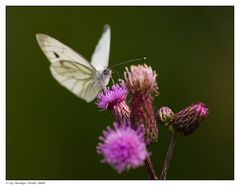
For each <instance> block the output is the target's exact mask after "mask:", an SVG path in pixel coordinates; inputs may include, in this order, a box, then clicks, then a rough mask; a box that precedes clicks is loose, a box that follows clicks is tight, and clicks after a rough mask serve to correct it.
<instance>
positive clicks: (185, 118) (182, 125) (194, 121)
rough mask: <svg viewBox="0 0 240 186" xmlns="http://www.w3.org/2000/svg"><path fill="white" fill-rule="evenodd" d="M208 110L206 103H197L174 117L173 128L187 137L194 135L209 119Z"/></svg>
mask: <svg viewBox="0 0 240 186" xmlns="http://www.w3.org/2000/svg"><path fill="white" fill-rule="evenodd" d="M207 115H208V109H207V107H206V106H205V104H204V103H201V102H199V103H196V104H192V105H191V106H188V107H187V108H185V109H183V110H181V111H180V112H178V113H176V114H175V115H174V117H173V121H172V126H173V128H174V129H175V130H176V131H177V132H179V133H181V134H182V135H184V136H186V135H189V134H191V133H193V132H194V131H195V130H196V129H197V128H198V127H199V126H200V124H201V122H202V121H203V120H204V119H205V118H206V117H207Z"/></svg>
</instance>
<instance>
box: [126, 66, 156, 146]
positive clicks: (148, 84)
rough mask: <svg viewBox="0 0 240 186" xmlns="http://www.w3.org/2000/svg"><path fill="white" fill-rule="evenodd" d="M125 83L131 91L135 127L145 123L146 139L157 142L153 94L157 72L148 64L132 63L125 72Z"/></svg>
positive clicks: (132, 115)
mask: <svg viewBox="0 0 240 186" xmlns="http://www.w3.org/2000/svg"><path fill="white" fill-rule="evenodd" d="M124 76H125V85H126V87H127V89H128V91H129V94H130V97H131V100H130V109H131V114H130V119H131V124H132V127H133V128H137V127H138V126H137V125H139V124H141V125H144V132H145V138H146V141H148V142H149V143H151V142H156V141H157V138H158V128H157V124H156V119H155V115H154V111H153V105H152V101H153V97H152V94H154V93H157V89H158V87H157V82H156V76H157V74H156V72H155V71H153V70H152V68H151V67H148V66H147V65H132V66H131V67H130V70H128V69H127V68H126V71H125V73H124Z"/></svg>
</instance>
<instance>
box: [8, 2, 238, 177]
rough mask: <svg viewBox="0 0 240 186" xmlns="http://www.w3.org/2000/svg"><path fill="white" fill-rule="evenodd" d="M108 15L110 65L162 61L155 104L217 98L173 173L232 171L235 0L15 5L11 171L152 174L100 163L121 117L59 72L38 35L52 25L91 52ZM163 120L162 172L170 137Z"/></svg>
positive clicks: (158, 158)
mask: <svg viewBox="0 0 240 186" xmlns="http://www.w3.org/2000/svg"><path fill="white" fill-rule="evenodd" d="M105 23H108V24H110V26H111V28H112V40H111V41H112V42H111V54H110V65H113V64H116V63H118V62H120V61H123V60H130V59H133V58H137V57H142V56H147V57H148V60H147V61H140V62H139V63H144V62H146V63H147V64H149V65H151V66H152V67H153V69H154V70H156V71H157V73H158V85H159V90H160V96H158V97H157V98H156V99H155V106H156V108H158V107H159V106H163V105H166V106H169V107H171V108H172V109H173V110H174V111H175V112H177V111H179V110H180V109H181V108H183V107H185V106H187V105H190V104H191V103H193V102H197V101H203V102H205V103H206V105H207V106H208V107H209V110H210V114H209V117H208V118H207V119H206V120H205V122H204V123H203V125H202V126H201V127H200V128H199V129H198V130H197V132H196V133H194V134H192V135H190V136H187V137H179V139H178V141H177V144H176V148H175V151H174V155H173V159H172V162H171V164H170V169H169V173H168V179H233V178H234V172H233V168H234V162H233V7H7V154H6V155H7V167H6V170H7V172H6V173H7V179H148V175H147V174H146V170H145V168H144V167H141V168H138V169H135V170H131V171H129V172H125V173H123V174H117V173H116V171H114V170H113V169H112V168H111V167H110V166H109V165H107V164H101V163H100V160H101V159H102V157H101V156H100V155H98V154H97V153H96V145H97V143H98V136H99V135H101V133H102V130H103V129H105V128H106V126H107V125H112V121H113V119H112V117H111V116H110V114H109V113H108V112H107V111H106V112H100V111H99V110H98V109H97V107H96V105H95V104H94V102H93V103H90V104H89V103H88V104H87V103H85V102H84V101H82V100H80V99H78V98H77V97H75V96H74V95H73V94H71V93H70V92H69V91H67V90H66V89H65V88H63V87H61V86H60V85H59V84H58V83H57V82H56V81H55V80H54V79H53V78H52V76H51V74H50V71H49V62H48V61H47V59H46V57H45V56H44V55H43V53H42V51H41V50H40V48H39V46H38V45H37V42H36V39H35V34H36V33H46V34H49V35H51V36H53V37H55V38H57V39H59V40H60V41H62V42H63V43H65V44H67V45H69V46H70V47H72V48H73V49H75V50H76V51H78V52H79V53H81V54H82V55H83V56H85V57H86V58H87V59H90V57H91V54H92V52H93V50H94V47H95V44H96V42H97V40H98V39H99V37H100V35H101V33H102V28H103V25H104V24H105ZM129 65H130V64H129ZM129 65H128V66H129ZM123 70H124V66H119V67H118V68H117V69H116V70H115V71H118V73H119V75H120V77H121V78H123ZM114 78H115V79H117V75H116V74H114ZM159 128H160V129H159V132H160V133H159V142H158V143H157V144H155V145H154V146H153V147H151V149H150V150H151V152H152V161H153V163H154V165H155V167H156V171H157V173H158V174H159V173H160V170H161V166H162V164H163V160H164V158H165V154H166V151H167V146H168V143H169V137H170V135H169V132H168V131H167V129H165V128H164V127H162V126H160V127H159Z"/></svg>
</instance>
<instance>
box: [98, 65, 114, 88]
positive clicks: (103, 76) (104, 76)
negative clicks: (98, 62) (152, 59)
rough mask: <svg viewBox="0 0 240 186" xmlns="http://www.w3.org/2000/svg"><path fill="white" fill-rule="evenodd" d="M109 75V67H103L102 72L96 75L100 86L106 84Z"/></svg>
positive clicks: (110, 72) (110, 73)
mask: <svg viewBox="0 0 240 186" xmlns="http://www.w3.org/2000/svg"><path fill="white" fill-rule="evenodd" d="M111 75H112V71H111V69H110V68H104V69H103V70H102V72H101V73H100V74H99V75H98V81H99V83H100V84H101V85H102V88H104V87H106V86H107V84H108V82H109V79H110V77H111Z"/></svg>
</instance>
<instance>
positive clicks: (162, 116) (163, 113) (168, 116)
mask: <svg viewBox="0 0 240 186" xmlns="http://www.w3.org/2000/svg"><path fill="white" fill-rule="evenodd" d="M156 115H157V118H158V119H159V120H160V121H161V122H163V123H164V124H165V125H166V126H168V124H169V123H171V121H172V119H173V116H174V113H173V111H172V110H171V109H170V108H169V107H161V108H160V109H158V111H157V114H156Z"/></svg>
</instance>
